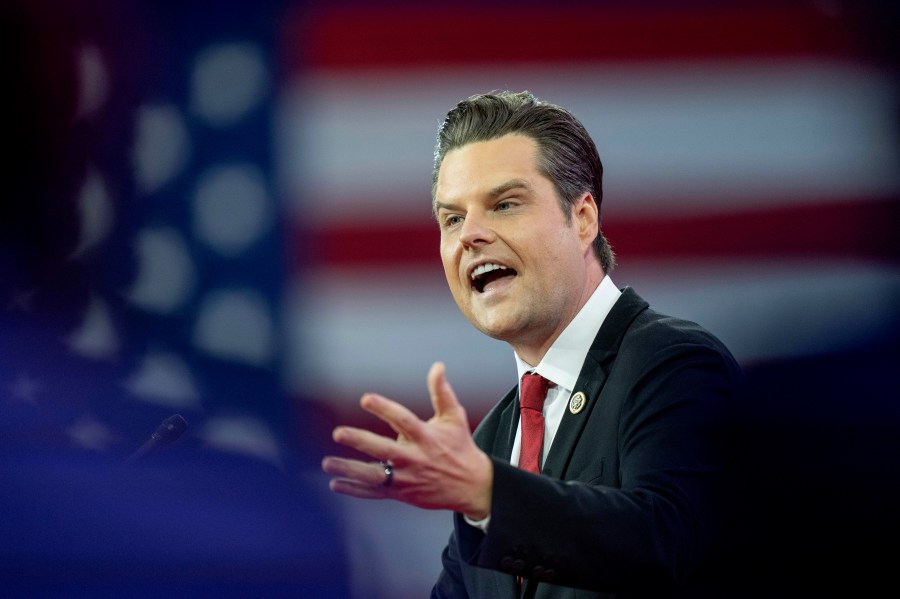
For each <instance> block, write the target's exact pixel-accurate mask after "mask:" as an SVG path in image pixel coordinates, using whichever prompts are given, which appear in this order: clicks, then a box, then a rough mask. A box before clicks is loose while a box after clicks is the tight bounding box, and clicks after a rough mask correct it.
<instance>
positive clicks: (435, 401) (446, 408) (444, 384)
mask: <svg viewBox="0 0 900 599" xmlns="http://www.w3.org/2000/svg"><path fill="white" fill-rule="evenodd" d="M428 392H429V393H430V394H431V405H432V406H433V407H434V415H435V416H437V417H439V418H440V417H445V416H450V417H452V416H461V417H462V418H463V419H465V417H466V416H465V410H463V407H462V405H460V403H459V400H458V399H457V398H456V393H455V392H454V391H453V387H451V386H450V383H449V382H448V381H447V376H446V368H445V367H444V364H443V363H442V362H435V363H434V364H432V365H431V369H430V370H429V371H428Z"/></svg>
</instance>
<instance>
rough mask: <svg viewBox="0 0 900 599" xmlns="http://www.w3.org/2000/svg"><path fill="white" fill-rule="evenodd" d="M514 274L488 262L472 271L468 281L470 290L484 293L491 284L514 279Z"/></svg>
mask: <svg viewBox="0 0 900 599" xmlns="http://www.w3.org/2000/svg"><path fill="white" fill-rule="evenodd" d="M516 274H517V273H516V271H515V270H514V269H512V268H509V267H508V266H503V265H502V264H495V263H493V262H488V263H487V264H482V265H480V266H479V267H478V268H476V269H475V270H473V271H472V274H471V275H470V276H469V280H470V281H471V283H472V289H474V290H475V291H477V292H478V293H484V292H485V290H487V289H488V288H490V286H491V284H492V283H494V282H496V281H499V280H500V279H505V278H507V277H514V276H516Z"/></svg>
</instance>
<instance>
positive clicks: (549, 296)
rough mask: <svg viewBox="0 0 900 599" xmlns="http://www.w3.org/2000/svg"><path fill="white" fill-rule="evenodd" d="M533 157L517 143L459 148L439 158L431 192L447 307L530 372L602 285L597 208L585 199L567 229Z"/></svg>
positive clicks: (524, 142) (521, 140)
mask: <svg viewBox="0 0 900 599" xmlns="http://www.w3.org/2000/svg"><path fill="white" fill-rule="evenodd" d="M537 156H538V149H537V144H536V143H535V142H534V140H532V139H531V138H529V137H526V136H523V135H514V134H512V135H506V136H504V137H501V138H498V139H494V140H491V141H485V142H476V143H472V144H469V145H466V146H463V147H461V148H458V149H456V150H453V151H451V152H449V153H448V154H447V155H446V156H445V157H444V160H443V163H442V164H441V167H440V170H439V171H438V180H437V186H436V191H435V206H436V209H437V218H438V223H439V224H440V229H441V260H442V261H443V264H444V274H445V275H446V276H447V282H448V283H449V285H450V291H451V292H452V293H453V298H454V299H455V300H456V303H457V305H458V306H459V308H460V310H461V311H462V313H463V314H464V315H465V316H466V318H468V319H469V321H470V322H471V323H472V324H473V325H474V326H475V327H476V328H477V329H478V330H480V331H481V332H483V333H485V334H486V335H489V336H491V337H494V338H496V339H501V340H503V341H506V342H508V343H510V344H511V345H512V346H513V347H514V348H515V349H516V351H517V352H519V355H520V356H521V357H522V358H523V359H525V360H526V361H531V360H535V361H534V362H531V363H532V364H536V363H537V361H538V360H540V358H541V357H542V356H543V353H544V352H545V351H546V349H547V348H549V346H550V344H552V342H553V341H554V340H555V339H556V337H558V336H559V334H560V333H561V332H562V330H563V329H564V328H565V327H566V325H567V324H568V323H569V322H570V321H571V319H572V318H573V317H574V316H575V314H576V313H577V312H578V310H579V309H580V308H581V306H582V305H584V302H585V301H587V298H588V297H590V294H591V293H592V292H593V290H594V288H595V287H596V284H597V283H598V282H599V279H596V277H595V279H596V280H593V281H592V282H591V280H590V277H591V276H592V275H594V274H596V272H597V268H598V266H597V262H596V259H595V258H594V256H593V254H592V249H591V242H592V241H593V239H594V237H595V236H596V234H597V227H598V225H597V209H596V204H595V203H594V200H593V198H592V197H591V195H590V194H584V196H583V197H582V198H581V199H580V200H579V202H577V203H576V206H575V208H574V210H573V218H572V219H571V221H570V222H568V223H567V222H566V217H565V215H564V213H563V211H562V209H561V208H560V203H559V199H558V196H557V193H556V190H555V188H554V186H553V183H552V182H551V181H550V180H549V179H547V178H546V177H544V176H543V175H541V174H540V173H539V172H538V169H537ZM601 276H602V271H601Z"/></svg>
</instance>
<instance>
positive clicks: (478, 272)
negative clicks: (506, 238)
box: [472, 262, 506, 281]
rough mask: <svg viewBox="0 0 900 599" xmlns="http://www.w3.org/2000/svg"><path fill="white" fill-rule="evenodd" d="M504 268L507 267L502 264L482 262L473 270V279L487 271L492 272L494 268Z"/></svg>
mask: <svg viewBox="0 0 900 599" xmlns="http://www.w3.org/2000/svg"><path fill="white" fill-rule="evenodd" d="M498 269H503V270H506V267H505V266H503V265H502V264H492V263H490V262H488V263H487V264H482V265H481V266H479V267H477V268H476V269H475V270H473V271H472V280H473V281H474V280H475V278H476V277H479V276H481V275H483V274H484V273H486V272H491V271H492V270H498Z"/></svg>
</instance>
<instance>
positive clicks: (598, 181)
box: [431, 91, 616, 272]
mask: <svg viewBox="0 0 900 599" xmlns="http://www.w3.org/2000/svg"><path fill="white" fill-rule="evenodd" d="M512 133H516V134H519V135H525V136H527V137H530V138H531V139H533V140H534V141H535V143H536V144H537V146H538V152H539V154H538V164H537V168H538V170H539V171H540V172H541V174H542V175H544V176H545V177H547V178H548V179H550V181H552V182H553V185H554V187H555V188H556V191H557V195H558V196H559V201H560V206H561V208H562V210H563V213H564V214H565V215H566V219H571V218H572V210H571V207H572V206H573V205H574V204H575V202H576V201H577V200H578V198H580V197H581V196H582V194H584V193H585V192H588V193H590V194H591V195H592V196H594V201H596V202H597V210H598V218H599V210H600V203H601V201H602V199H603V164H601V162H600V155H599V154H598V153H597V147H596V146H595V145H594V141H593V140H592V139H591V136H590V135H589V134H588V132H587V130H586V129H585V128H584V125H582V124H581V122H580V121H579V120H578V119H577V118H575V116H574V115H573V114H572V113H571V112H569V111H568V110H566V109H565V108H562V107H561V106H557V105H556V104H551V103H549V102H544V101H542V100H539V99H538V98H536V97H535V96H534V95H533V94H532V93H531V92H528V91H522V92H510V91H494V92H491V93H487V94H478V95H475V96H471V97H469V98H467V99H465V100H463V101H462V102H460V103H459V104H457V105H456V106H455V107H454V108H453V109H452V110H451V111H450V112H448V113H447V118H445V119H444V122H443V123H442V124H441V126H440V129H438V134H437V145H436V146H435V149H434V172H433V173H432V180H431V197H432V201H433V200H434V195H435V191H436V187H437V179H438V172H439V171H440V168H441V163H442V162H443V160H444V157H445V156H446V155H447V153H448V152H450V151H451V150H455V149H457V148H461V147H463V146H465V145H467V144H470V143H474V142H479V141H490V140H492V139H497V138H499V137H503V136H504V135H508V134H512ZM593 246H594V254H596V256H597V258H598V259H599V260H600V265H601V266H602V267H603V270H604V271H605V272H609V271H611V270H612V268H613V267H614V266H615V263H616V258H615V254H614V253H613V251H612V248H611V247H610V245H609V242H607V240H606V237H604V236H603V231H602V230H600V231H598V233H597V237H596V238H595V239H594V244H593Z"/></svg>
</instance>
